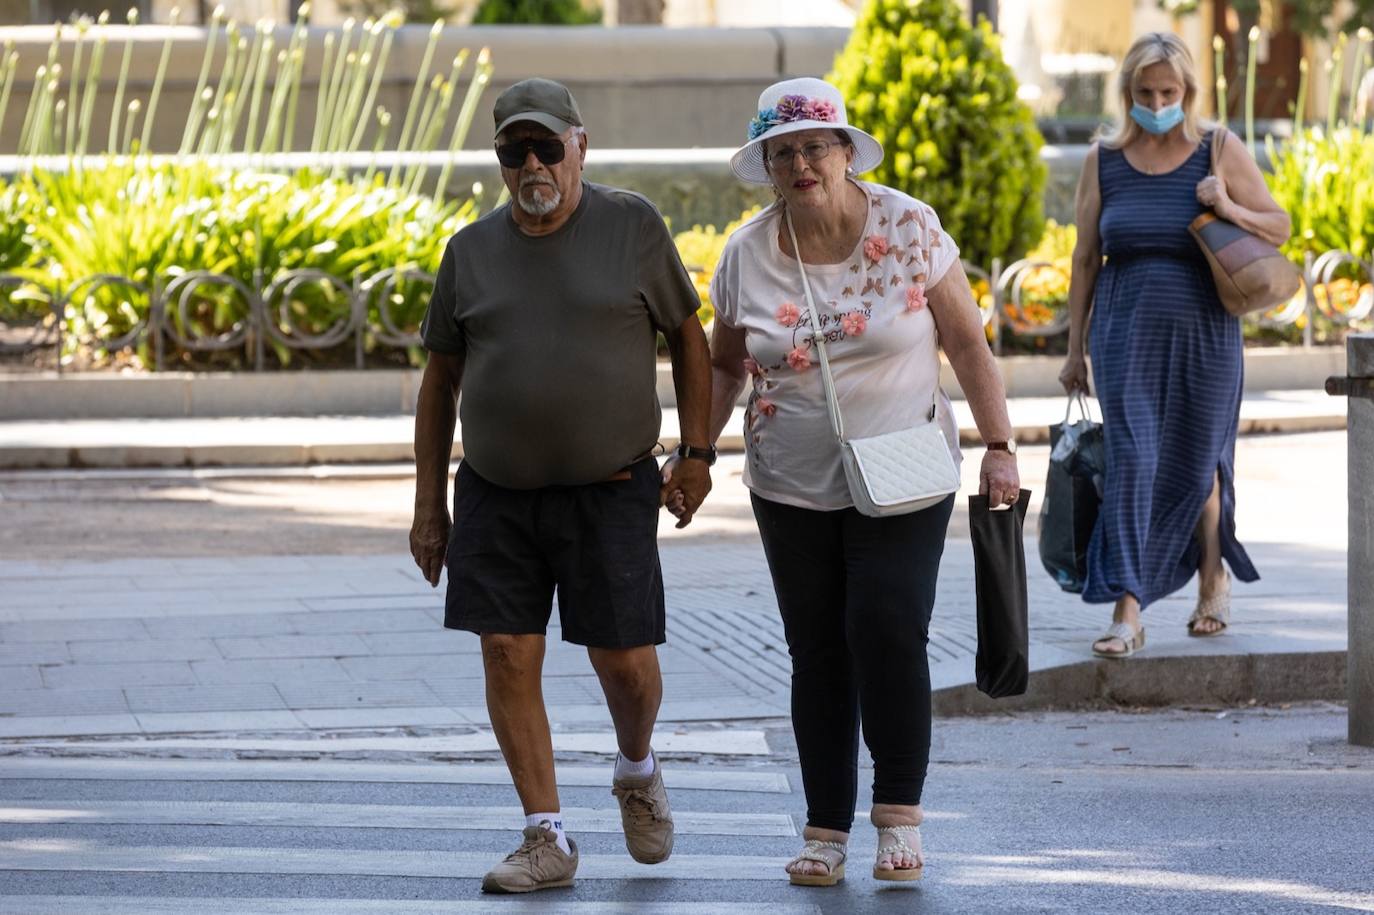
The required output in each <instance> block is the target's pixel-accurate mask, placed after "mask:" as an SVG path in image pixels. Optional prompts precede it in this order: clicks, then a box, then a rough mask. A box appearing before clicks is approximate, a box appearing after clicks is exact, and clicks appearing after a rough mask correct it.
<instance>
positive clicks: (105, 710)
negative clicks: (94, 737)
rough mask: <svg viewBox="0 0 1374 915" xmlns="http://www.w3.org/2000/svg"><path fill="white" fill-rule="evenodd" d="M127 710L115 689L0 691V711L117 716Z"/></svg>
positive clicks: (127, 707)
mask: <svg viewBox="0 0 1374 915" xmlns="http://www.w3.org/2000/svg"><path fill="white" fill-rule="evenodd" d="M127 711H129V703H128V702H126V701H125V700H124V693H123V692H121V691H120V690H117V689H5V690H0V714H3V715H22V716H24V717H29V718H32V717H35V716H40V715H41V716H47V717H53V716H59V715H78V716H80V715H118V714H120V713H123V712H127Z"/></svg>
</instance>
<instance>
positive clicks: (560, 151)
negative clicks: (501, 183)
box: [496, 137, 568, 168]
mask: <svg viewBox="0 0 1374 915" xmlns="http://www.w3.org/2000/svg"><path fill="white" fill-rule="evenodd" d="M531 150H533V151H534V157H535V158H536V159H538V160H539V161H540V162H542V163H544V164H545V165H557V164H558V163H559V162H562V161H563V157H564V156H565V155H566V154H567V151H568V141H567V140H562V139H559V138H558V137H552V138H545V139H542V140H531V139H526V140H517V141H515V142H514V143H500V144H498V145H497V147H496V158H497V159H498V160H500V162H501V164H502V165H504V166H505V167H506V168H519V167H520V166H522V165H524V164H525V160H526V159H527V158H529V155H530V151H531Z"/></svg>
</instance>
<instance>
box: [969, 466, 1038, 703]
mask: <svg viewBox="0 0 1374 915" xmlns="http://www.w3.org/2000/svg"><path fill="white" fill-rule="evenodd" d="M1030 497H1031V494H1030V490H1028V489H1023V490H1021V495H1020V498H1018V499H1017V500H1016V504H1014V505H1013V506H1011V508H1007V509H999V510H997V511H993V510H991V509H990V508H989V507H988V497H987V496H969V497H968V527H969V534H970V536H971V538H972V540H973V579H974V584H975V587H976V589H977V592H978V660H977V662H976V665H975V667H974V671H975V673H976V675H977V680H978V689H979V690H981V691H982V692H984V693H987V694H988V695H989V696H991V697H992V698H994V699H1001V698H1003V697H1005V696H1019V695H1021V694H1022V693H1024V692H1025V691H1026V682H1027V681H1028V680H1029V679H1030V621H1029V619H1028V617H1027V602H1026V547H1025V541H1024V540H1023V538H1022V534H1021V530H1022V527H1023V525H1024V524H1025V522H1026V506H1027V505H1028V504H1029V503H1030Z"/></svg>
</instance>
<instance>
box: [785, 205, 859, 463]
mask: <svg viewBox="0 0 1374 915" xmlns="http://www.w3.org/2000/svg"><path fill="white" fill-rule="evenodd" d="M782 216H783V219H785V220H786V221H787V234H788V236H789V237H790V238H791V239H792V257H793V259H794V260H796V262H797V273H799V274H800V275H801V284H802V292H804V293H805V294H806V310H807V312H809V313H810V315H811V341H812V342H813V343H815V344H816V351H817V352H818V353H819V354H820V357H821V381H822V382H823V384H824V385H825V403H826V406H827V407H829V409H830V428H831V429H833V430H834V431H835V438H837V439H839V440H840V441H841V442H843V441H844V417H843V416H841V415H840V398H839V397H838V396H836V394H835V378H834V376H833V375H831V373H830V355H829V354H828V353H827V352H826V351H825V333H824V332H823V331H822V330H821V316H820V315H819V314H818V313H817V312H816V303H815V301H814V300H813V299H812V297H811V283H810V282H809V281H808V280H807V276H806V267H805V266H804V265H803V264H802V259H801V246H800V245H798V244H797V230H796V229H794V228H792V211H791V210H789V209H787V208H786V207H783V211H782Z"/></svg>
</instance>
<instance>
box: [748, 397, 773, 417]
mask: <svg viewBox="0 0 1374 915" xmlns="http://www.w3.org/2000/svg"><path fill="white" fill-rule="evenodd" d="M754 405H755V406H756V407H758V408H759V412H760V413H762V414H763V415H764V416H772V415H773V414H774V413H776V412H778V405H777V404H775V403H773V401H771V400H768V399H767V398H765V397H760V398H759V399H758V400H756V401H755V402H754Z"/></svg>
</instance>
